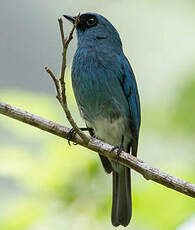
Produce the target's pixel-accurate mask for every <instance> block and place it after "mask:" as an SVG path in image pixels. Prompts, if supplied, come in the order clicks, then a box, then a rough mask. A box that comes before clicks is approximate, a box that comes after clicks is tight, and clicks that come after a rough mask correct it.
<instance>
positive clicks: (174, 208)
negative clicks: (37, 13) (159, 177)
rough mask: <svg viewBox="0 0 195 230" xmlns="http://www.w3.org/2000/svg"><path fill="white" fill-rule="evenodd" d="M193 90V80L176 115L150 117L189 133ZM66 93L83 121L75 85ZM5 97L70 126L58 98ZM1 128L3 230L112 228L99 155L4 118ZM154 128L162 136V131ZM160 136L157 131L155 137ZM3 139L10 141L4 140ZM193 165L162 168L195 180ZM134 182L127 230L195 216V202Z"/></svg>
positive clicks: (177, 163) (0, 225)
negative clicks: (75, 97) (161, 118)
mask: <svg viewBox="0 0 195 230" xmlns="http://www.w3.org/2000/svg"><path fill="white" fill-rule="evenodd" d="M194 89H195V81H194V79H193V78H192V79H191V80H190V81H189V82H187V83H186V84H185V85H184V87H183V88H182V89H181V91H180V92H179V94H178V98H176V100H175V101H176V103H175V104H174V105H172V107H173V106H174V109H172V111H173V112H172V113H169V114H168V113H166V110H163V109H161V108H159V107H155V108H153V110H152V111H158V113H159V114H161V116H162V114H166V115H165V116H166V122H167V124H171V123H172V122H173V121H172V120H173V117H174V125H172V126H171V127H172V128H173V127H174V129H175V127H179V128H180V129H181V130H184V129H185V130H191V128H192V127H194V125H195V123H194V122H193V121H194V120H193V119H194V115H195V112H194V111H195V107H193V105H194V100H193V99H194V96H195V90H194ZM68 92H69V95H68V98H69V103H70V105H71V111H73V115H74V116H75V117H76V118H78V113H76V112H75V111H76V110H77V109H76V106H75V101H74V98H73V94H72V91H71V90H70V82H68ZM0 98H1V100H3V101H6V102H7V103H11V104H13V105H15V106H18V107H20V108H23V109H25V110H28V111H30V112H33V113H35V114H38V115H41V116H44V117H46V118H48V119H51V120H55V121H58V122H60V123H65V124H66V125H67V123H66V122H65V121H64V119H65V117H64V114H63V112H62V111H60V107H59V105H58V104H57V101H55V99H54V97H51V96H49V95H44V94H35V93H29V92H23V91H17V90H7V91H4V92H1V94H0ZM147 111H148V110H145V111H143V112H144V114H143V117H146V119H145V120H144V122H143V126H144V128H143V130H144V134H143V135H144V136H145V137H146V136H147V135H148V127H150V129H151V124H154V122H155V121H154V120H155V119H152V118H154V114H153V116H152V117H150V116H149V114H147ZM160 111H161V113H160ZM156 113H157V112H156ZM150 115H151V113H150ZM173 115H174V116H173ZM148 117H150V119H151V120H150V119H148ZM78 119H80V118H78ZM156 119H157V118H156ZM158 119H159V117H158ZM0 124H1V130H3V132H4V133H5V136H4V137H2V138H4V142H1V147H0V186H1V188H3V189H1V192H0V194H1V196H0V202H1V204H2V205H1V207H0V211H1V212H0V229H3V230H26V229H30V230H39V229H41V230H42V229H47V230H53V229H78V226H79V229H91V226H93V229H100V228H101V229H113V228H112V226H111V224H110V212H111V177H110V176H106V175H105V173H104V171H103V169H102V167H101V165H100V161H99V159H98V156H97V155H96V154H93V153H91V152H90V151H89V150H87V149H85V148H82V147H80V146H74V145H72V147H70V146H69V145H68V144H67V142H66V141H65V140H63V139H60V138H58V137H55V136H53V135H50V134H48V133H45V132H43V131H40V130H38V129H36V128H32V127H30V126H28V125H25V124H22V123H19V122H17V121H15V120H12V119H10V118H7V117H4V116H0ZM153 128H154V130H156V132H157V129H158V128H156V127H153ZM170 129H171V128H170ZM162 130H164V129H159V133H158V135H161V133H162ZM6 134H7V136H12V139H9V140H6ZM167 135H169V136H170V135H172V134H171V133H169V132H168V133H167ZM169 136H168V137H167V138H169ZM148 151H149V150H146V152H148ZM175 154H177V153H175ZM146 155H147V153H146ZM147 156H148V157H149V156H150V155H149V154H148V155H147ZM157 165H160V162H157ZM193 165H194V164H193V163H192V162H191V164H190V163H189V164H188V165H186V167H184V164H183V158H181V159H179V158H177V160H175V161H174V162H170V161H166V164H165V165H161V166H162V168H163V167H164V170H166V171H167V172H168V173H172V174H174V175H177V176H178V177H181V178H184V179H186V180H189V181H192V182H193V181H194V182H195V175H194V166H193ZM181 169H182V170H181ZM132 178H133V179H132V181H133V212H134V214H133V218H132V222H131V225H130V226H129V227H128V229H143V230H152V229H154V230H156V229H159V230H161V229H162V230H164V229H167V230H169V229H170V230H172V229H175V228H176V226H178V225H179V224H181V223H182V222H183V221H185V220H186V219H187V218H188V217H190V216H191V215H192V213H194V212H195V203H194V202H192V199H191V198H190V197H187V196H185V195H182V194H179V193H177V192H174V191H171V190H169V189H166V188H165V187H162V186H161V185H158V184H156V183H153V182H148V181H145V180H144V179H143V178H142V177H141V176H138V175H133V177H132ZM5 181H6V183H5ZM165 226H166V227H165ZM119 229H120V228H119Z"/></svg>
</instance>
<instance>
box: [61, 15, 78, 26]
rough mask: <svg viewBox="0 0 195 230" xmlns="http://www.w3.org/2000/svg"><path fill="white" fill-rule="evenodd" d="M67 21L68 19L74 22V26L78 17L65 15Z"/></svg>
mask: <svg viewBox="0 0 195 230" xmlns="http://www.w3.org/2000/svg"><path fill="white" fill-rule="evenodd" d="M63 16H64V17H65V18H66V19H68V21H70V22H72V23H73V24H74V23H75V20H76V17H72V16H69V15H66V14H64V15H63Z"/></svg>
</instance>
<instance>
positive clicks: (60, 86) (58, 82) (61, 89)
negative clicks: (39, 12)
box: [45, 14, 89, 143]
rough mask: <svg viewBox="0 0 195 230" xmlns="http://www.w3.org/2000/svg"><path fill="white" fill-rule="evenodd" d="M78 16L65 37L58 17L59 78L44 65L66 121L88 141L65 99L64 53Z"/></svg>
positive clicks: (61, 22) (71, 37)
mask: <svg viewBox="0 0 195 230" xmlns="http://www.w3.org/2000/svg"><path fill="white" fill-rule="evenodd" d="M79 17H80V14H79V15H78V16H77V17H76V20H75V23H74V25H73V28H72V30H71V32H70V34H69V36H68V38H67V39H66V38H65V36H64V29H63V21H62V19H61V18H59V19H58V23H59V27H60V34H61V40H62V47H63V52H62V66H61V75H60V79H58V78H57V77H56V76H55V75H54V74H53V72H52V71H51V70H50V69H49V68H48V67H45V70H46V71H47V73H48V74H49V75H50V76H51V78H52V79H53V81H54V84H55V87H56V91H57V96H56V98H57V99H58V101H59V103H60V104H61V106H62V108H63V110H64V112H65V114H66V117H67V119H68V121H69V122H70V124H71V126H72V127H73V129H74V131H75V132H76V133H77V134H78V135H79V136H80V137H81V138H82V139H83V140H84V141H85V142H86V143H88V142H89V137H87V136H86V135H85V134H84V133H83V132H82V131H81V130H80V129H79V128H78V126H77V124H76V123H75V121H74V119H73V118H72V115H71V113H70V110H69V109H68V105H67V100H66V86H65V80H64V78H65V72H66V53H67V49H68V45H69V43H70V41H71V40H72V39H73V33H74V30H75V28H76V26H77V24H78V21H79Z"/></svg>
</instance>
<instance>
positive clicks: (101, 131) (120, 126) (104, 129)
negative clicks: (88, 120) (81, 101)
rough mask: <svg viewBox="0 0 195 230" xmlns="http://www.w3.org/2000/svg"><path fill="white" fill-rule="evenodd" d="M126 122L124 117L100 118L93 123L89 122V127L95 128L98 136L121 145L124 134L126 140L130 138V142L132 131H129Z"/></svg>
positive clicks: (114, 144) (113, 143) (112, 143)
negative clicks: (113, 118)
mask: <svg viewBox="0 0 195 230" xmlns="http://www.w3.org/2000/svg"><path fill="white" fill-rule="evenodd" d="M124 124H125V122H124V119H123V117H120V118H119V119H115V120H114V121H112V122H111V121H110V119H106V118H104V119H98V120H96V121H95V122H94V123H93V125H92V124H87V125H88V126H89V127H91V128H93V129H94V131H95V135H96V137H97V138H99V139H101V140H103V141H105V142H107V143H109V144H110V145H113V146H120V145H121V142H122V136H124V137H125V142H126V141H127V139H128V142H130V138H131V133H130V132H127V131H129V130H127V129H126V128H125V125H124Z"/></svg>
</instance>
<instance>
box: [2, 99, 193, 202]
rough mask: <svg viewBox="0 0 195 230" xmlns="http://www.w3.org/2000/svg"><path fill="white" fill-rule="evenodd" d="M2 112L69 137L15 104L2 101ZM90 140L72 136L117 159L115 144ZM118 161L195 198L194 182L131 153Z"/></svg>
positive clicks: (58, 134)
mask: <svg viewBox="0 0 195 230" xmlns="http://www.w3.org/2000/svg"><path fill="white" fill-rule="evenodd" d="M0 114H3V115H5V116H8V117H11V118H13V119H16V120H18V121H21V122H24V123H26V124H29V125H32V126H34V127H37V128H39V129H42V130H44V131H47V132H49V133H52V134H54V135H56V136H59V137H62V138H64V139H67V135H68V133H69V132H70V129H69V128H67V127H64V126H62V125H60V124H58V123H55V122H53V121H50V120H47V119H45V118H42V117H39V116H37V115H34V114H32V113H29V112H26V111H24V110H21V109H18V108H16V107H14V106H11V105H9V104H6V103H3V102H0ZM88 138H89V137H88ZM89 140H90V141H89V143H86V142H85V141H84V140H83V139H82V138H81V137H80V136H79V135H75V136H74V137H73V138H72V141H73V142H75V143H77V144H79V145H81V146H84V147H86V148H88V149H90V150H93V151H95V152H97V153H100V154H101V155H103V156H106V157H108V158H110V159H113V160H117V153H116V151H112V148H113V146H111V145H109V144H107V143H104V142H102V141H100V140H98V139H95V138H93V137H91V138H90V139H89ZM118 162H119V163H121V164H122V165H124V166H126V167H128V168H132V169H134V170H135V171H137V172H138V173H140V174H142V175H143V176H144V177H145V178H146V179H147V180H153V181H155V182H157V183H159V184H162V185H164V186H166V187H168V188H171V189H174V190H176V191H178V192H180V193H183V194H186V195H188V196H191V197H194V198H195V185H194V184H191V183H189V182H186V181H184V180H182V179H179V178H177V177H174V176H171V175H169V174H167V173H165V172H162V171H160V170H159V169H157V168H153V167H152V166H150V165H148V164H147V163H145V162H143V161H141V160H139V159H137V158H136V157H134V156H132V155H130V154H129V153H126V152H121V154H120V156H119V160H118Z"/></svg>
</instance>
